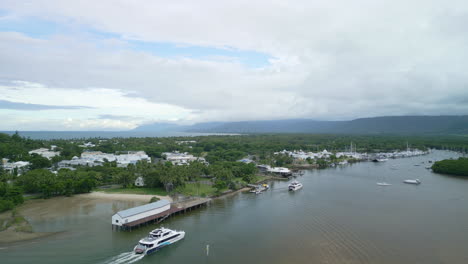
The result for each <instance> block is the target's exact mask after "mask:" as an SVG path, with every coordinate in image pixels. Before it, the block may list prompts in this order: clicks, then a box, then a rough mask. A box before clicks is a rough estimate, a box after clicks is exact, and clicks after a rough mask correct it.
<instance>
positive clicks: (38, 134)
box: [0, 130, 234, 140]
mask: <svg viewBox="0 0 468 264" xmlns="http://www.w3.org/2000/svg"><path fill="white" fill-rule="evenodd" d="M15 132H16V131H0V133H5V134H8V135H12V134H14V133H15ZM18 134H19V135H20V136H21V137H25V138H30V139H41V140H53V139H87V138H119V137H120V138H130V137H195V136H210V135H234V134H224V133H195V132H175V131H132V130H130V131H18Z"/></svg>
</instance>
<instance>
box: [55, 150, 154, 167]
mask: <svg viewBox="0 0 468 264" xmlns="http://www.w3.org/2000/svg"><path fill="white" fill-rule="evenodd" d="M105 161H108V162H112V161H115V162H117V166H118V167H127V166H128V165H129V164H136V163H137V162H138V161H145V162H151V158H150V157H149V156H148V155H147V154H146V153H145V152H144V151H129V152H127V154H120V155H115V154H108V153H103V152H101V151H87V152H83V153H82V154H81V158H78V157H73V159H72V160H62V161H60V162H59V163H58V165H59V167H62V166H80V165H81V166H90V167H92V166H101V165H102V164H103V163H104V162H105Z"/></svg>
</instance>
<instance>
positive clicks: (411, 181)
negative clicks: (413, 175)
mask: <svg viewBox="0 0 468 264" xmlns="http://www.w3.org/2000/svg"><path fill="white" fill-rule="evenodd" d="M403 182H404V183H408V184H416V185H418V184H421V181H420V180H419V179H414V180H404V181H403Z"/></svg>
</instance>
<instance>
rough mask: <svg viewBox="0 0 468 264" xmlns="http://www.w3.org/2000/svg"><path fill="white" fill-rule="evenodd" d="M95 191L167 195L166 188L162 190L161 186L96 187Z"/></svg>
mask: <svg viewBox="0 0 468 264" xmlns="http://www.w3.org/2000/svg"><path fill="white" fill-rule="evenodd" d="M97 191H100V192H105V193H125V194H149V195H162V196H165V195H167V192H166V190H164V189H163V188H147V187H141V188H137V187H134V188H113V189H106V188H101V189H97Z"/></svg>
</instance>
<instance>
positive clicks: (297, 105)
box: [0, 0, 468, 130]
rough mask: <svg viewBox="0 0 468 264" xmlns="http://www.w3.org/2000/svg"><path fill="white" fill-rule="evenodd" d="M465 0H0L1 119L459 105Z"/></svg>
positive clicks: (6, 123) (452, 109)
mask: <svg viewBox="0 0 468 264" xmlns="http://www.w3.org/2000/svg"><path fill="white" fill-rule="evenodd" d="M467 25H468V2H466V1H458V0H450V1H443V0H440V1H439V0H424V1H423V0H412V1H408V0H391V1H380V0H353V1H349V0H326V1H325V0H304V1H293V0H289V1H272V0H266V1H263V0H256V1H252V0H248V1H247V0H246V1H244V0H235V1H218V0H197V1H193V0H188V1H184V0H178V1H174V0H169V1H148V0H119V1H117V0H99V1H96V0H80V1H65V0H30V1H23V0H11V1H10V0H0V120H2V121H1V122H0V130H127V129H132V128H135V127H137V126H138V125H141V124H147V123H152V122H166V121H168V122H178V123H184V124H187V123H194V122H203V121H238V120H260V119H261V120H268V119H286V118H310V119H317V120H346V119H352V118H357V117H370V116H381V115H404V114H426V115H441V114H468V26H467Z"/></svg>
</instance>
